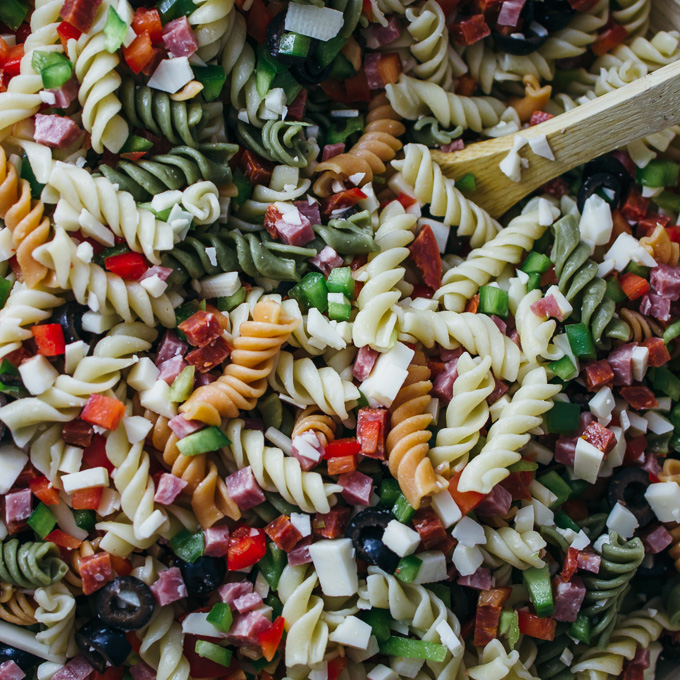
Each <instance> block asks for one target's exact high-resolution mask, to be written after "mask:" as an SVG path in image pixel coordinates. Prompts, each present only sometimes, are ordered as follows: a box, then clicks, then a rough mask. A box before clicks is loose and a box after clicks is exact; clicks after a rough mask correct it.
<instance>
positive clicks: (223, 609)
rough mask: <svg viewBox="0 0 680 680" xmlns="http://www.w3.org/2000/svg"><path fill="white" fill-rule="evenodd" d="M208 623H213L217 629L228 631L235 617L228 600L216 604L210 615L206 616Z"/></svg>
mask: <svg viewBox="0 0 680 680" xmlns="http://www.w3.org/2000/svg"><path fill="white" fill-rule="evenodd" d="M206 620H207V621H208V623H212V625H213V626H215V628H217V630H220V631H222V632H223V633H228V632H229V629H230V628H231V624H232V623H233V621H234V617H233V615H232V613H231V607H230V606H229V605H228V604H227V603H226V602H218V603H217V604H214V605H213V607H212V609H211V610H210V612H208V616H207V617H206Z"/></svg>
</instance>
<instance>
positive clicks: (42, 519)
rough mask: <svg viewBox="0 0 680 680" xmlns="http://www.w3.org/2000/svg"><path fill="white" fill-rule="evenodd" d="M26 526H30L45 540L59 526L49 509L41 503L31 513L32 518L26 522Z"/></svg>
mask: <svg viewBox="0 0 680 680" xmlns="http://www.w3.org/2000/svg"><path fill="white" fill-rule="evenodd" d="M26 524H28V526H29V527H31V529H33V531H35V533H36V534H38V536H40V538H43V539H44V538H45V536H47V534H49V533H50V532H51V531H52V529H54V527H55V526H56V525H57V520H56V519H55V517H54V515H53V514H52V513H51V512H50V511H49V508H48V507H47V506H46V505H45V504H44V503H43V502H42V501H41V502H40V503H38V505H37V507H36V508H35V510H34V511H33V512H32V513H31V516H30V517H29V518H28V519H27V520H26Z"/></svg>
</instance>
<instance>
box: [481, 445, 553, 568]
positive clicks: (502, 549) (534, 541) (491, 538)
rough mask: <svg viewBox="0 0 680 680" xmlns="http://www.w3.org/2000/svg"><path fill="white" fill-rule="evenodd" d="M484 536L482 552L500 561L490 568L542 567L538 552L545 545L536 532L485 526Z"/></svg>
mask: <svg viewBox="0 0 680 680" xmlns="http://www.w3.org/2000/svg"><path fill="white" fill-rule="evenodd" d="M473 460H474V458H473ZM484 534H485V536H486V543H485V544H484V546H483V547H484V550H485V551H486V552H487V553H489V554H490V555H493V556H495V557H497V558H498V559H499V560H500V562H499V563H493V564H492V566H500V565H501V564H502V563H503V562H507V563H508V564H511V565H512V566H513V567H515V569H528V568H529V567H542V566H543V564H544V562H543V560H542V559H541V557H540V552H541V550H542V549H543V548H545V545H546V543H545V541H544V540H543V538H542V537H541V535H540V534H539V533H538V532H536V531H533V530H530V531H523V532H521V533H520V532H519V531H517V530H515V529H513V528H512V527H500V528H499V529H494V528H493V527H490V526H485V527H484Z"/></svg>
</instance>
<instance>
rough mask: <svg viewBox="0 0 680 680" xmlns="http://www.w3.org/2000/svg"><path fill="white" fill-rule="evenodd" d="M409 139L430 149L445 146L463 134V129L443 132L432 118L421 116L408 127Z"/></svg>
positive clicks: (456, 128) (455, 128) (437, 122)
mask: <svg viewBox="0 0 680 680" xmlns="http://www.w3.org/2000/svg"><path fill="white" fill-rule="evenodd" d="M409 132H410V138H411V139H413V141H414V142H416V143H417V144H424V145H425V146H427V147H428V148H430V149H433V148H436V147H439V146H446V145H447V144H450V143H451V142H452V141H453V140H454V139H457V138H458V137H460V136H461V134H463V128H460V127H454V128H453V129H451V130H444V129H442V126H441V125H440V124H439V121H438V120H437V119H436V118H435V117H434V116H423V117H422V118H419V119H418V120H416V121H414V122H413V123H411V124H410V125H409Z"/></svg>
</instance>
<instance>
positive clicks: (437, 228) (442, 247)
mask: <svg viewBox="0 0 680 680" xmlns="http://www.w3.org/2000/svg"><path fill="white" fill-rule="evenodd" d="M426 224H429V225H430V229H432V233H433V234H434V238H435V240H436V241H437V247H438V248H439V252H440V253H445V252H446V243H447V241H448V240H449V232H450V231H451V227H450V226H447V225H446V224H444V223H443V222H437V220H433V219H432V218H430V217H421V218H420V219H419V220H418V226H419V227H423V226H425V225H426Z"/></svg>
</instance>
